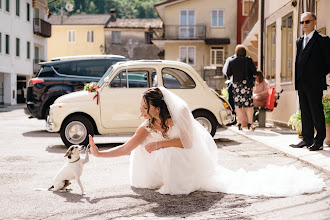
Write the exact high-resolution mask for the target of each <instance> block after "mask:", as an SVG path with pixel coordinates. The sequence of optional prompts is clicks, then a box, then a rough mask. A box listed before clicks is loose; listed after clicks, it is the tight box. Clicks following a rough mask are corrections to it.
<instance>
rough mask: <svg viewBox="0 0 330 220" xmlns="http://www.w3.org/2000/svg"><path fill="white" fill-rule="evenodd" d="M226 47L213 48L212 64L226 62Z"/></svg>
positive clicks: (216, 64) (220, 64)
mask: <svg viewBox="0 0 330 220" xmlns="http://www.w3.org/2000/svg"><path fill="white" fill-rule="evenodd" d="M224 59H225V57H224V49H223V47H212V48H211V66H223V64H224V62H225V61H224Z"/></svg>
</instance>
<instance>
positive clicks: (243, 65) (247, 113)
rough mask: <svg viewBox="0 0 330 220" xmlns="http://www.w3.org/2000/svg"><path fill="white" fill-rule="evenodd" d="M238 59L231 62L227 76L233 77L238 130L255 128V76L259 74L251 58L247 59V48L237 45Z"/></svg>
mask: <svg viewBox="0 0 330 220" xmlns="http://www.w3.org/2000/svg"><path fill="white" fill-rule="evenodd" d="M235 54H236V58H235V59H233V60H232V61H230V62H229V65H228V70H227V76H228V77H230V76H233V95H234V102H235V111H236V115H237V118H238V125H237V126H238V129H239V130H242V127H246V126H247V127H248V129H252V130H254V128H255V127H254V126H253V99H252V95H253V91H252V88H253V86H254V77H253V76H254V75H256V74H257V70H256V67H255V65H254V63H253V62H252V59H251V58H250V57H246V48H245V47H244V46H243V45H237V46H236V49H235Z"/></svg>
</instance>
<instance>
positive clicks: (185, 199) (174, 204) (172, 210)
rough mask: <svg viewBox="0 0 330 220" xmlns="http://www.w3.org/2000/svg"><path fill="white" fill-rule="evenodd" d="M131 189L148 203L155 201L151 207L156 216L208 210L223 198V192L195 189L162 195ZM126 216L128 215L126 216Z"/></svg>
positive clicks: (147, 190)
mask: <svg viewBox="0 0 330 220" xmlns="http://www.w3.org/2000/svg"><path fill="white" fill-rule="evenodd" d="M132 190H133V191H134V192H135V193H136V194H138V195H140V196H141V199H143V200H145V201H147V202H149V203H157V204H158V205H157V206H156V207H152V208H151V210H150V211H151V212H153V213H154V214H155V215H156V216H158V217H168V216H182V215H186V214H194V213H198V212H204V211H207V210H209V209H210V208H211V207H212V206H213V205H214V204H215V203H217V202H218V201H219V200H221V199H223V197H224V194H223V193H213V192H204V191H203V192H202V191H197V192H193V193H191V194H189V195H174V196H173V195H162V194H160V193H158V192H156V191H155V190H149V189H140V188H134V187H132ZM127 217H128V216H127Z"/></svg>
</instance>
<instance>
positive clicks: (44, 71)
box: [38, 66, 55, 77]
mask: <svg viewBox="0 0 330 220" xmlns="http://www.w3.org/2000/svg"><path fill="white" fill-rule="evenodd" d="M54 75H55V72H54V70H53V68H52V67H51V66H43V67H42V68H41V69H40V71H39V74H38V77H54Z"/></svg>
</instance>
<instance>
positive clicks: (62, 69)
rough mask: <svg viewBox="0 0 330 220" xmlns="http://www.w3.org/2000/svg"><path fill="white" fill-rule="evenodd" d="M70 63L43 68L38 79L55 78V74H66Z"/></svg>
mask: <svg viewBox="0 0 330 220" xmlns="http://www.w3.org/2000/svg"><path fill="white" fill-rule="evenodd" d="M69 65H70V63H69V62H67V63H62V64H55V65H52V66H43V67H42V68H41V70H40V72H39V74H38V77H55V72H54V70H55V71H56V72H58V73H60V74H66V73H67V71H68V67H69Z"/></svg>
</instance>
